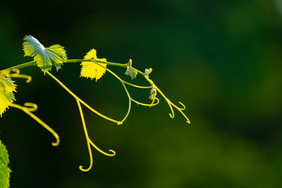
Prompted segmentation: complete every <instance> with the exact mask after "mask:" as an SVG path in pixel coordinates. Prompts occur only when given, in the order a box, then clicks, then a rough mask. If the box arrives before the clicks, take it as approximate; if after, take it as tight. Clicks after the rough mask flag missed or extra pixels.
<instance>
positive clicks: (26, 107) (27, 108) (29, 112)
mask: <svg viewBox="0 0 282 188" xmlns="http://www.w3.org/2000/svg"><path fill="white" fill-rule="evenodd" d="M10 106H11V107H14V108H17V109H20V110H22V111H23V112H25V113H26V114H27V115H29V116H30V117H31V118H33V119H34V120H35V121H36V122H37V123H39V124H40V125H42V127H44V128H45V129H46V130H47V131H49V132H50V133H51V134H52V135H53V136H54V137H55V139H56V142H52V145H53V146H58V145H59V143H60V138H59V136H58V134H57V133H56V132H55V131H54V130H53V129H52V128H51V127H49V126H48V125H47V124H46V123H44V122H43V121H42V120H41V119H39V118H38V117H37V116H36V115H34V114H33V113H32V112H34V111H36V110H37V105H36V104H34V103H30V102H27V103H25V104H24V106H20V105H18V104H14V103H13V104H10Z"/></svg>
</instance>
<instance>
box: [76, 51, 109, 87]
mask: <svg viewBox="0 0 282 188" xmlns="http://www.w3.org/2000/svg"><path fill="white" fill-rule="evenodd" d="M84 59H93V60H97V61H102V62H107V60H106V59H105V58H102V59H98V58H97V56H96V50H95V49H92V50H90V51H89V52H88V53H87V54H86V55H85V56H84ZM99 64H100V65H102V66H103V67H102V66H100V65H98V64H96V63H94V62H91V61H83V62H82V63H81V65H82V68H81V72H80V76H82V77H85V78H91V80H92V79H93V78H96V81H97V80H99V79H100V78H101V77H102V76H103V75H104V74H105V72H106V70H107V69H106V68H105V67H107V64H105V63H99Z"/></svg>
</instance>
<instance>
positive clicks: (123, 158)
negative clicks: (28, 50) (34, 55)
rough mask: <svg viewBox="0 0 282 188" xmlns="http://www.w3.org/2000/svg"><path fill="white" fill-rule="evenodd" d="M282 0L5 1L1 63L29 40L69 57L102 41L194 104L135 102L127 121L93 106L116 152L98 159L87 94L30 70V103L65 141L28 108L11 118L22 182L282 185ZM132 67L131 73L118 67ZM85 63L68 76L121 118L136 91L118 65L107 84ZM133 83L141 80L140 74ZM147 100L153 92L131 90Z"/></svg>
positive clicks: (6, 137)
mask: <svg viewBox="0 0 282 188" xmlns="http://www.w3.org/2000/svg"><path fill="white" fill-rule="evenodd" d="M281 13H282V1H281V0H230V1H220V0H154V1H151V0H142V1H130V0H127V1H126V0H124V1H91V0H87V1H83V0H81V1H71V0H69V1H66V0H65V1H58V0H57V1H56V0H52V1H32V2H31V1H8V0H2V1H1V2H0V69H2V68H6V67H9V66H13V65H16V64H20V63H23V62H27V61H30V60H31V58H29V57H23V55H24V54H23V51H22V39H23V37H24V36H25V35H27V34H30V35H33V36H34V37H36V38H37V39H38V40H39V41H41V43H42V44H44V45H45V46H47V47H48V46H50V45H52V44H61V45H62V46H64V47H65V49H66V50H67V54H68V57H69V58H82V57H83V56H84V55H85V53H86V52H88V51H89V50H90V49H91V48H95V49H97V52H98V57H101V58H102V57H105V58H107V59H108V60H109V61H114V62H122V63H126V62H127V61H128V59H129V58H132V59H133V65H134V66H135V67H136V68H138V69H140V70H144V69H145V68H149V67H152V68H153V69H154V71H153V73H152V75H151V78H152V79H153V80H155V83H156V84H157V85H158V86H159V87H160V88H161V89H162V90H163V92H164V93H166V94H167V96H168V97H169V98H170V99H171V100H172V101H174V102H176V103H177V102H178V101H181V102H183V103H184V104H185V105H186V106H187V110H186V113H187V115H188V117H189V118H190V119H191V121H192V125H191V126H188V125H187V124H186V123H185V120H184V118H183V117H182V116H181V114H180V113H178V112H176V117H175V119H170V117H169V116H168V113H169V108H168V106H167V105H166V103H165V101H164V100H161V103H160V105H159V106H157V107H154V108H145V107H140V106H137V105H133V108H132V112H131V114H130V116H129V118H128V120H127V121H126V122H125V123H124V125H122V126H116V125H115V124H113V123H110V122H107V121H105V120H103V119H101V118H99V117H97V116H96V115H94V114H92V113H90V112H89V111H88V110H86V109H84V112H85V117H86V120H87V125H88V128H89V134H90V136H91V138H92V139H93V141H94V142H95V143H96V144H97V145H98V146H100V147H101V148H102V149H104V150H108V149H114V150H115V151H116V152H117V155H116V157H113V158H109V157H105V156H103V155H101V154H100V153H98V152H96V151H94V167H93V169H92V170H91V171H90V172H88V173H83V172H80V171H79V169H78V166H79V165H83V166H85V167H87V165H88V164H89V158H88V153H87V147H86V142H85V138H84V135H83V129H82V125H81V121H80V117H79V112H78V109H77V106H76V103H75V100H74V99H73V98H72V97H71V96H69V95H68V94H67V93H66V92H65V91H64V90H63V89H62V88H60V87H59V86H58V85H57V83H55V82H54V81H53V80H51V78H49V77H48V76H47V75H45V76H44V75H43V73H42V72H41V71H40V70H39V69H38V68H37V67H31V68H26V69H22V73H26V74H30V75H31V76H32V77H33V81H32V82H31V83H30V84H26V83H25V81H24V80H20V79H17V80H16V81H17V84H18V92H17V93H16V98H17V101H16V103H18V104H23V103H24V102H26V101H29V102H34V103H37V104H38V105H39V109H38V111H37V112H36V115H38V116H39V117H40V118H41V119H42V120H44V121H45V122H46V123H47V124H49V125H50V126H51V127H52V128H54V129H55V130H56V131H57V132H58V134H59V135H60V138H61V144H60V145H59V146H58V147H52V146H51V145H50V143H51V141H53V138H52V136H51V135H50V134H49V133H48V132H47V131H45V130H44V129H43V128H42V127H40V126H39V125H38V124H37V123H36V122H35V121H33V120H32V119H31V118H30V117H28V116H27V115H25V114H24V113H23V112H21V111H19V110H16V109H12V108H10V109H9V110H8V111H7V112H6V113H5V114H3V117H2V118H1V119H0V131H1V132H0V138H1V140H2V141H3V142H4V143H5V145H7V148H8V150H9V154H10V167H11V169H12V171H13V172H12V173H11V187H12V188H19V187H36V188H38V187H40V188H45V187H46V188H51V187H52V188H57V187H58V188H71V187H85V188H88V187H96V188H102V187H103V188H111V187H115V188H128V187H137V188H139V187H146V188H158V187H161V188H187V187H193V188H200V187H205V188H206V187H216V188H218V187H224V188H226V187H229V188H233V187H234V188H235V187H238V188H239V187H240V188H241V187H251V188H253V187H256V188H259V187H261V188H265V187H267V188H269V187H273V188H275V187H280V186H281V183H282V179H281V176H282V151H281V147H282V137H281V131H282V128H281V122H282V89H281V86H282V74H281V73H282V71H281V68H282V53H281V52H282V15H281ZM113 70H114V71H116V72H117V73H119V74H120V75H123V74H124V70H121V71H120V70H119V69H116V68H113ZM79 71H80V66H79V64H72V65H70V64H68V65H64V67H63V69H62V70H60V71H59V72H58V73H56V71H55V70H53V71H52V73H54V74H55V75H56V76H57V77H58V78H60V79H61V81H62V82H64V83H65V84H66V85H67V86H69V88H70V89H71V90H73V91H74V92H75V93H77V94H78V95H79V96H81V97H82V98H83V99H85V100H86V101H87V102H88V103H89V104H91V105H92V106H94V107H95V108H96V109H97V110H99V111H101V112H103V113H105V114H107V115H110V116H113V117H115V118H118V119H121V118H122V117H123V115H124V114H125V113H126V108H127V99H126V95H125V93H124V91H123V89H122V86H121V85H120V83H119V82H118V81H116V80H115V79H114V78H113V77H112V76H110V74H106V75H104V76H103V77H102V79H101V80H99V81H98V82H97V83H96V82H95V81H90V80H86V79H84V78H79ZM129 80H130V79H129ZM131 92H132V95H134V96H135V98H137V99H144V100H147V97H148V94H149V93H148V91H147V92H141V93H142V94H139V90H138V91H135V90H134V91H133V90H132V91H131Z"/></svg>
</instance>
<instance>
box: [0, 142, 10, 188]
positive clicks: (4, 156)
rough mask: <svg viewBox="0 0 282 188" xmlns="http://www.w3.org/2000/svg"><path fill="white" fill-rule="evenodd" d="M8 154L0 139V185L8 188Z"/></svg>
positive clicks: (2, 187)
mask: <svg viewBox="0 0 282 188" xmlns="http://www.w3.org/2000/svg"><path fill="white" fill-rule="evenodd" d="M8 164H9V156H8V152H7V149H6V147H5V146H4V145H3V144H2V143H1V140H0V187H1V188H8V187H9V184H10V172H11V170H10V169H9V167H8Z"/></svg>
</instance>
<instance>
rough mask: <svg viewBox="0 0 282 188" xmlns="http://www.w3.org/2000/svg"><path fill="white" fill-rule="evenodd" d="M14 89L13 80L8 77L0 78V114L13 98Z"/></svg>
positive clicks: (0, 114)
mask: <svg viewBox="0 0 282 188" xmlns="http://www.w3.org/2000/svg"><path fill="white" fill-rule="evenodd" d="M15 91H16V85H15V84H14V81H12V80H11V79H9V78H0V116H2V114H3V113H4V112H5V111H6V109H7V108H8V107H9V105H10V104H12V103H13V102H14V100H15V97H14V94H13V92H15Z"/></svg>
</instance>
